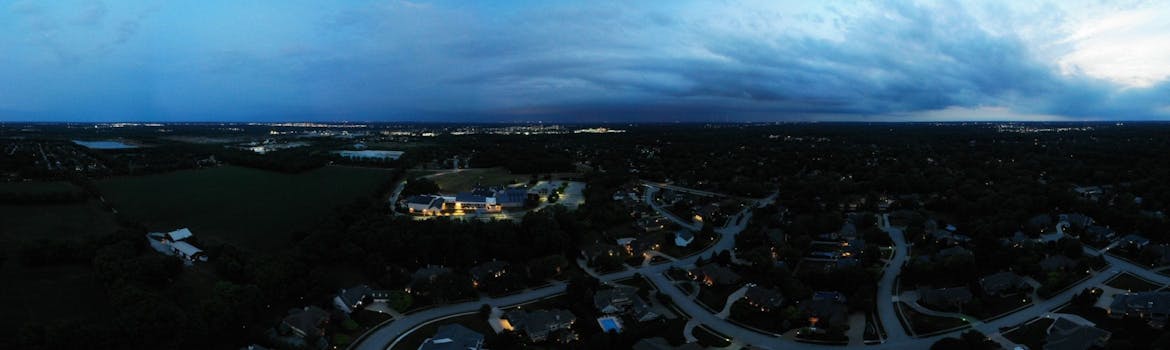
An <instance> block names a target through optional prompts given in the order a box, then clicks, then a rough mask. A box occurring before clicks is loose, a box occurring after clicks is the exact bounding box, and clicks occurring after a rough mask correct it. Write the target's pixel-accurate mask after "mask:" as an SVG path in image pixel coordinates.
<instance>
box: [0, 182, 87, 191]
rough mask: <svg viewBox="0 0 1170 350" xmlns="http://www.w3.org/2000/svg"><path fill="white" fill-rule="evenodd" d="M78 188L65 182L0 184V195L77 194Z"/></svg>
mask: <svg viewBox="0 0 1170 350" xmlns="http://www.w3.org/2000/svg"><path fill="white" fill-rule="evenodd" d="M78 191H81V189H80V188H77V186H74V185H73V184H71V183H68V182H65V181H28V182H0V193H35V194H41V193H58V192H78Z"/></svg>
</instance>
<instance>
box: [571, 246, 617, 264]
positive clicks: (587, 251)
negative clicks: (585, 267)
mask: <svg viewBox="0 0 1170 350" xmlns="http://www.w3.org/2000/svg"><path fill="white" fill-rule="evenodd" d="M622 250H623V248H621V247H619V246H616V245H612V244H604V243H595V244H591V245H587V246H585V247H583V248H581V257H583V258H585V259H586V260H588V261H589V262H590V263H592V262H594V261H595V260H596V259H597V258H599V257H602V256H617V255H618V254H619V253H620V252H621V251H622Z"/></svg>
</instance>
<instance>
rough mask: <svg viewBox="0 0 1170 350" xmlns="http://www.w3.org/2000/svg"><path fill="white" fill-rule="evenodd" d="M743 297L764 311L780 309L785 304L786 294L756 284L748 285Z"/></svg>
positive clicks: (749, 303)
mask: <svg viewBox="0 0 1170 350" xmlns="http://www.w3.org/2000/svg"><path fill="white" fill-rule="evenodd" d="M743 299H744V300H746V301H747V303H748V305H751V306H752V307H755V308H759V309H760V311H764V312H767V311H771V310H776V309H779V308H780V306H781V305H783V304H784V295H783V294H780V291H777V290H775V289H771V288H765V287H760V286H757V285H754V284H753V285H752V286H751V287H748V290H747V292H745V293H744V295H743Z"/></svg>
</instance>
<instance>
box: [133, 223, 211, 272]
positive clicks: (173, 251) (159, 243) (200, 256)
mask: <svg viewBox="0 0 1170 350" xmlns="http://www.w3.org/2000/svg"><path fill="white" fill-rule="evenodd" d="M192 236H194V234H192V233H191V230H188V229H187V228H181V229H178V230H174V231H171V232H151V233H147V234H146V240H147V241H148V242H150V247H151V248H154V250H156V251H158V252H159V253H163V254H167V255H172V256H177V257H179V258H181V259H183V263H185V264H187V265H192V264H194V263H195V262H196V261H202V262H206V261H207V254H205V253H203V250H202V249H199V248H197V247H195V246H194V245H192V244H191V243H188V242H187V241H186V240H187V239H189V238H191V237H192Z"/></svg>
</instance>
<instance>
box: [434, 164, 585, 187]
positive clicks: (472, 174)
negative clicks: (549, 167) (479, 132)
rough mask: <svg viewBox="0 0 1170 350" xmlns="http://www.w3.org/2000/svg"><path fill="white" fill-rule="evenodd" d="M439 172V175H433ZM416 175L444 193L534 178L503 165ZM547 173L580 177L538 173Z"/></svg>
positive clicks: (541, 175)
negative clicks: (427, 180) (427, 179)
mask: <svg viewBox="0 0 1170 350" xmlns="http://www.w3.org/2000/svg"><path fill="white" fill-rule="evenodd" d="M432 174H437V175H432ZM412 175H414V176H426V175H430V176H429V178H430V179H431V180H432V181H435V184H437V185H439V189H440V190H442V191H443V192H444V193H456V192H462V191H470V190H471V189H473V188H475V187H476V185H477V184H478V185H483V186H500V185H508V184H514V183H528V181H529V180H531V179H532V174H512V173H510V172H508V169H505V168H503V167H494V168H468V169H461V170H459V171H457V172H450V171H449V170H440V171H437V172H431V173H430V174H427V173H425V172H423V171H415V172H414V173H413V174H412ZM545 175H551V176H552V178H553V179H558V180H559V179H568V178H578V177H580V176H581V174H579V173H552V174H537V176H538V177H539V178H540V179H542V180H543V179H544V176H545Z"/></svg>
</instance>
